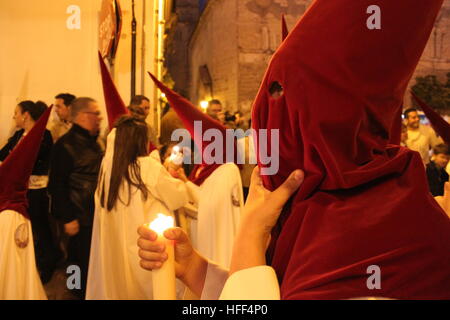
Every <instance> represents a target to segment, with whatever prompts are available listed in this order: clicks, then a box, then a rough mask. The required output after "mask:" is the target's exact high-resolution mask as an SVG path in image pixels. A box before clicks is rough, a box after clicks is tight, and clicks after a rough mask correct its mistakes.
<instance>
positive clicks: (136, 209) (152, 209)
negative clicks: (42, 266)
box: [86, 129, 188, 300]
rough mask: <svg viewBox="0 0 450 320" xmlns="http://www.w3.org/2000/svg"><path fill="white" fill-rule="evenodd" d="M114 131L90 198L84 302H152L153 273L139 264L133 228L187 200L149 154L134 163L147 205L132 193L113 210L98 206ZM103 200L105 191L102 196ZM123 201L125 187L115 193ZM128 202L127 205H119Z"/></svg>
mask: <svg viewBox="0 0 450 320" xmlns="http://www.w3.org/2000/svg"><path fill="white" fill-rule="evenodd" d="M114 136H115V129H114V130H113V131H112V132H111V134H110V135H109V136H108V144H107V146H108V147H107V150H106V155H105V158H104V160H103V162H102V169H101V179H100V183H99V186H98V188H97V191H96V194H95V217H94V226H93V234H92V244H91V255H90V261H89V272H88V283H87V293H86V299H90V300H110V299H117V300H129V299H131V300H135V299H139V300H141V299H142V300H149V299H153V293H152V276H151V275H152V273H151V272H150V271H147V270H144V269H143V268H141V267H140V265H139V260H140V259H139V256H138V250H139V248H138V246H137V240H138V237H139V235H138V233H137V229H138V227H139V226H140V225H142V224H144V223H148V222H151V221H152V220H153V219H155V218H156V215H157V214H158V213H163V214H166V215H171V216H173V212H172V211H173V210H175V209H178V208H180V207H182V206H183V205H185V204H186V203H187V201H188V198H187V190H186V187H185V184H184V183H183V182H182V181H180V180H178V179H175V178H173V177H172V176H171V175H170V174H169V173H168V172H167V170H166V169H165V168H164V167H163V166H162V165H161V163H160V162H159V161H158V160H157V157H155V156H154V155H153V154H152V155H150V156H148V157H142V158H139V159H138V161H139V164H140V167H141V177H142V180H143V181H144V182H145V184H146V185H147V187H148V189H149V190H150V195H149V197H148V199H147V200H144V199H143V196H142V194H141V192H140V191H139V190H137V189H136V188H134V187H133V188H132V190H131V191H132V196H131V199H130V203H129V204H124V203H122V202H120V201H119V202H118V203H117V205H116V207H115V208H114V209H113V210H112V211H108V210H107V209H106V208H102V207H101V206H100V193H99V190H100V187H101V185H102V184H103V181H106V183H105V187H106V188H105V190H109V180H110V176H111V168H112V159H113V154H114V152H113V150H111V146H114V142H113V140H114ZM105 193H106V195H105V196H107V192H105ZM120 195H121V199H123V200H126V199H127V195H128V192H127V188H126V187H123V188H122V189H121V192H120ZM124 202H125V203H127V202H126V201H124Z"/></svg>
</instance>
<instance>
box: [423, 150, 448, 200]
mask: <svg viewBox="0 0 450 320" xmlns="http://www.w3.org/2000/svg"><path fill="white" fill-rule="evenodd" d="M449 160H450V150H449V147H448V146H447V145H445V144H438V145H437V146H436V147H434V148H433V159H432V160H431V162H430V163H429V164H427V178H428V186H429V187H430V192H431V194H432V195H433V197H437V196H443V195H444V185H445V183H446V182H447V181H448V179H449V176H448V173H447V172H446V171H445V168H446V167H447V165H448V162H449Z"/></svg>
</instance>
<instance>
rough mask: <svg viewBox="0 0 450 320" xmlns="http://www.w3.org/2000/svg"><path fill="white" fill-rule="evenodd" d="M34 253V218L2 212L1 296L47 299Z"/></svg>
mask: <svg viewBox="0 0 450 320" xmlns="http://www.w3.org/2000/svg"><path fill="white" fill-rule="evenodd" d="M46 299H47V295H46V294H45V291H44V288H43V286H42V282H41V279H40V277H39V273H38V271H37V268H36V260H35V257H34V245H33V233H32V232H31V223H30V220H28V219H27V218H25V217H24V216H23V215H21V214H20V213H18V212H16V211H12V210H5V211H2V212H0V300H46Z"/></svg>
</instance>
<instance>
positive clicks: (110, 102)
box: [98, 52, 128, 129]
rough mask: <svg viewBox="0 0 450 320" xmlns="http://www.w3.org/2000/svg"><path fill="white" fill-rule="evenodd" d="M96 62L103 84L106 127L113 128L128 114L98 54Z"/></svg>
mask: <svg viewBox="0 0 450 320" xmlns="http://www.w3.org/2000/svg"><path fill="white" fill-rule="evenodd" d="M98 60H99V62H100V70H101V73H102V84H103V96H104V97H105V105H106V113H107V115H108V125H109V128H110V129H111V128H113V127H114V123H115V122H116V120H117V119H118V118H119V117H120V116H122V115H124V114H128V109H127V107H126V105H125V103H124V102H123V100H122V98H121V97H120V94H119V92H118V91H117V88H116V86H115V85H114V82H113V80H112V78H111V74H110V73H109V71H108V68H107V67H106V64H105V62H104V61H103V58H102V55H101V53H100V52H99V53H98Z"/></svg>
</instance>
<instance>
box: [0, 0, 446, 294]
mask: <svg viewBox="0 0 450 320" xmlns="http://www.w3.org/2000/svg"><path fill="white" fill-rule="evenodd" d="M350 2H351V3H350ZM441 6H442V0H429V1H426V2H424V1H421V0H417V1H414V6H411V1H410V0H408V1H406V0H400V1H395V2H392V1H391V2H389V1H388V2H386V1H385V2H384V3H383V19H381V21H383V28H382V27H381V24H382V23H381V21H378V22H376V21H377V20H380V19H379V17H378V18H377V14H376V12H377V11H379V12H378V13H379V14H378V16H380V12H381V8H380V7H379V6H376V5H372V2H371V1H358V2H355V1H353V0H341V1H326V0H317V1H315V2H314V4H313V5H312V6H311V7H310V8H309V9H308V10H307V12H306V13H305V15H304V17H303V18H302V19H301V20H300V22H299V23H298V24H297V26H296V27H295V29H294V30H293V31H292V32H291V33H290V34H289V35H288V36H287V37H286V38H285V40H284V41H283V43H282V45H281V46H280V48H279V49H278V50H277V52H276V53H275V54H274V55H273V57H272V59H271V61H270V64H269V66H268V70H267V72H266V73H265V76H264V78H263V80H262V82H261V87H260V90H259V92H258V94H257V96H256V99H255V101H254V103H253V107H252V127H253V128H254V129H255V131H257V132H258V133H260V132H262V131H264V132H266V131H270V138H272V137H273V136H276V137H277V138H279V139H278V140H276V141H277V143H278V145H277V146H276V148H274V149H276V150H277V151H278V154H277V157H278V159H277V160H278V162H279V163H278V165H279V166H278V171H277V172H276V173H275V174H264V172H266V170H265V169H267V164H266V163H264V161H263V159H261V151H262V149H264V146H262V144H261V143H259V142H260V141H259V140H258V141H257V142H258V143H255V153H256V154H257V155H258V161H259V162H258V167H257V168H251V167H247V168H246V167H245V166H243V167H241V168H239V166H238V165H237V163H235V162H234V161H230V162H228V163H224V164H223V163H209V160H211V159H210V158H212V157H213V156H212V154H210V155H209V157H210V158H208V159H203V160H202V161H201V162H200V163H197V164H195V166H193V167H192V166H190V167H189V166H188V167H185V166H183V165H182V163H179V162H178V161H177V162H176V161H175V159H179V157H180V154H179V153H180V152H183V153H184V152H187V153H189V152H190V153H191V154H193V152H192V150H191V151H189V150H188V149H189V146H190V145H192V144H194V143H195V144H196V145H197V147H200V148H205V147H209V146H210V143H211V141H208V140H207V139H197V138H196V135H195V132H194V131H195V130H194V125H195V122H196V121H202V125H203V128H209V129H211V128H213V129H216V130H217V131H218V132H219V133H224V132H225V131H226V128H227V127H228V128H229V127H233V126H235V125H236V122H238V123H239V121H240V120H239V116H236V115H234V116H230V115H228V116H227V115H226V114H225V113H224V112H223V108H222V106H221V104H220V102H219V101H217V100H213V101H211V102H210V103H209V106H208V108H207V110H206V114H204V113H202V112H201V111H200V110H199V109H197V108H195V107H194V106H193V105H192V104H191V103H190V102H189V101H188V100H186V99H185V98H183V97H181V96H180V95H178V94H177V93H175V92H173V91H172V90H171V89H169V88H167V87H166V86H165V85H164V84H162V83H161V82H160V81H159V80H158V79H156V78H155V77H154V76H153V75H152V74H150V77H151V78H152V80H153V81H154V83H155V84H156V86H157V87H158V88H159V89H160V90H161V91H162V92H163V93H164V94H165V95H166V97H167V100H168V101H169V103H170V108H169V111H168V112H167V113H165V114H164V116H163V118H162V128H161V136H160V141H158V139H157V138H156V134H155V132H154V131H152V130H151V129H150V128H149V126H148V125H147V123H146V122H145V118H146V116H147V115H148V111H149V107H150V105H149V102H150V101H149V99H147V98H145V97H143V96H136V97H134V98H133V99H132V101H131V104H130V106H129V107H128V111H126V110H125V106H124V104H123V102H122V101H120V100H121V99H120V97H119V96H118V93H117V90H115V88H113V86H114V85H113V83H112V80H111V79H110V77H109V80H108V76H109V74H107V72H105V70H106V66H104V65H102V63H104V62H103V58H102V56H101V55H99V58H100V63H101V68H102V80H103V81H104V82H103V84H104V94H105V104H106V111H107V113H108V114H107V115H108V120H109V128H108V131H107V132H105V134H100V124H101V121H102V114H101V111H100V106H99V104H98V103H97V102H96V100H94V99H92V98H87V97H79V98H75V97H74V96H73V95H70V94H61V95H57V96H56V98H55V99H56V101H55V106H56V107H55V109H56V110H57V111H56V112H57V114H58V115H59V120H58V121H60V123H57V124H55V126H51V127H50V128H51V130H50V131H44V128H45V124H46V121H47V120H48V116H49V109H48V108H47V106H46V105H45V104H44V103H42V102H39V101H38V102H33V101H24V102H20V103H19V104H18V105H17V106H16V109H15V113H14V120H15V122H16V126H17V128H18V129H19V130H18V131H17V132H16V133H14V135H13V136H12V137H11V138H10V139H9V140H8V143H7V144H6V145H5V146H4V147H3V148H2V150H1V151H0V152H1V156H2V158H1V159H0V161H4V162H3V163H2V164H1V165H0V176H1V177H2V179H3V180H0V229H1V230H0V231H2V235H3V234H6V235H7V238H6V236H5V238H0V240H1V241H0V245H1V247H0V248H1V249H2V250H4V249H5V248H6V252H8V253H10V255H9V256H8V259H6V258H5V256H4V255H2V256H0V271H1V272H0V274H1V276H2V277H4V278H5V275H6V280H5V281H3V282H2V284H1V285H2V286H1V287H0V295H4V296H2V298H3V297H5V298H12V299H14V298H15V299H19V298H23V297H25V298H29V299H30V298H31V299H32V298H45V294H41V293H40V291H43V290H39V288H38V287H39V285H38V284H36V282H33V281H30V279H28V278H27V279H22V275H27V276H30V275H31V277H32V274H33V273H36V275H37V272H34V271H33V270H35V269H36V265H37V267H38V270H39V275H40V278H41V280H42V282H43V283H45V282H48V281H49V279H50V278H51V275H52V273H53V271H54V269H55V268H56V266H57V265H58V264H59V263H61V261H63V262H64V263H66V264H69V265H71V266H72V267H73V266H77V267H78V268H79V269H80V272H81V279H80V285H79V286H77V285H75V286H74V288H73V289H74V293H76V294H77V296H78V297H79V298H80V299H85V298H86V299H152V298H153V294H154V292H152V290H153V289H152V286H151V285H150V283H149V282H150V281H151V278H152V273H150V272H149V271H148V270H154V269H158V268H161V266H163V265H164V263H165V260H166V259H167V258H168V256H167V253H166V252H165V250H164V246H163V245H162V244H161V243H160V242H159V241H158V238H159V237H157V236H156V234H155V233H154V232H152V231H150V230H149V229H148V228H147V226H146V223H148V222H149V221H151V220H153V219H154V218H155V217H156V215H157V214H158V213H165V214H166V215H169V216H173V217H175V218H177V219H176V220H177V222H178V223H177V224H178V225H179V226H181V228H174V229H169V230H167V231H166V232H165V236H166V238H168V239H170V240H174V245H175V268H176V270H175V271H176V275H177V277H178V278H179V279H180V280H181V281H182V283H181V282H180V283H179V285H180V286H179V288H180V290H179V292H178V293H179V297H181V292H182V289H183V287H182V285H183V284H184V285H185V286H186V287H187V288H188V289H190V291H191V293H192V294H193V295H194V296H197V297H199V296H201V297H203V298H218V297H219V296H221V297H222V298H234V299H247V298H253V299H278V298H281V299H351V298H360V297H367V296H377V297H384V298H394V299H450V277H449V275H450V273H449V272H450V260H449V252H450V220H449V216H450V184H449V182H448V177H449V176H448V172H446V168H447V169H448V163H449V146H448V143H450V129H449V128H450V126H449V124H448V123H447V122H445V121H444V120H443V119H442V117H440V116H439V115H437V114H436V113H435V112H434V111H433V110H432V109H431V108H429V107H428V106H427V105H426V104H425V103H424V102H422V101H419V102H418V103H419V105H420V107H421V108H422V110H423V111H424V112H425V113H426V114H427V117H428V119H429V120H430V122H431V124H432V126H433V128H434V129H435V131H436V132H437V133H438V134H439V136H440V137H438V135H437V134H436V133H434V132H433V131H432V130H431V128H430V127H425V126H423V125H421V123H420V116H419V113H418V111H417V110H416V109H408V110H406V111H405V112H404V123H403V125H404V126H403V127H402V126H401V124H402V123H401V118H400V111H401V110H400V108H399V106H400V105H401V102H402V101H403V99H404V93H405V91H406V89H407V84H408V83H409V81H410V78H411V75H412V74H413V72H414V70H415V68H416V67H417V64H418V61H419V58H420V56H421V54H422V53H423V50H424V48H425V45H426V43H427V41H428V39H429V36H430V34H431V31H432V26H433V23H434V21H435V19H436V17H437V15H438V13H439V10H440V8H441ZM371 10H375V14H374V16H369V17H367V16H366V14H367V13H368V12H369V13H370V12H371ZM405 13H407V14H405ZM366 19H368V20H367V21H366V23H364V21H365V20H366ZM399 19H402V21H401V22H402V23H396V22H397V21H399ZM384 21H385V22H384ZM375 22H376V23H375ZM394 22H395V23H394ZM357 25H359V27H356V26H357ZM325 40H326V41H325ZM322 42H323V45H322ZM311 48H313V49H314V50H311ZM405 53H408V54H405ZM380 57H382V58H380ZM399 61H401V63H399ZM105 79H106V81H110V83H106V85H105ZM108 88H109V89H108ZM108 90H109V91H112V92H113V94H111V95H108V94H109V93H108ZM412 95H413V96H414V93H412ZM114 108H115V110H112V109H114ZM171 109H173V110H172V111H170V110H171ZM426 110H427V111H426ZM113 113H114V114H113ZM177 117H178V118H179V119H177ZM41 119H44V120H45V122H44V121H41ZM180 126H183V127H185V128H186V130H187V131H188V132H189V135H190V136H191V138H192V140H193V142H192V143H190V145H188V146H178V145H174V144H173V141H171V140H172V139H171V138H170V137H171V136H172V134H171V133H172V132H174V130H175V129H177V128H179V127H180ZM35 128H38V129H40V130H41V131H38V130H34V129H35ZM402 128H403V129H402ZM272 129H275V130H274V131H275V132H272V131H271V130H272ZM41 133H42V135H41ZM272 135H273V136H272ZM30 137H31V138H35V139H37V138H39V140H40V150H39V152H38V155H37V161H36V162H35V163H34V168H33V170H32V172H31V177H28V175H27V174H26V172H25V169H26V168H25V166H24V164H23V163H21V165H22V166H23V167H24V169H23V170H22V169H20V168H19V169H16V170H19V172H18V174H16V175H15V173H17V172H16V171H13V170H12V169H13V168H14V164H13V163H12V161H18V159H21V160H23V161H25V160H26V159H25V158H24V157H25V155H23V154H22V158H19V156H20V155H21V154H19V152H18V151H17V150H19V151H24V150H25V151H26V149H28V150H30V151H33V150H34V149H33V148H35V149H36V146H33V144H32V143H33V142H34V140H32V139H31V138H30ZM254 138H255V139H256V137H254ZM258 139H259V136H258ZM240 140H241V141H240V142H239V141H238V142H236V143H235V144H232V145H230V146H228V148H233V150H234V148H241V149H242V150H246V151H248V152H246V153H249V155H246V158H248V159H249V158H250V157H251V155H250V153H252V152H251V151H252V149H253V147H252V144H253V142H252V138H251V137H243V139H240ZM267 142H268V141H266V143H267ZM271 142H272V141H271ZM444 142H445V143H447V145H446V144H444ZM159 143H161V144H163V147H161V148H158V145H159ZM38 145H39V143H38ZM401 145H403V146H401ZM270 146H271V147H272V144H271V145H270ZM222 147H223V149H224V150H218V149H216V150H215V152H217V153H220V152H222V151H223V153H226V152H227V151H230V150H227V148H226V146H222ZM265 147H266V148H267V144H266V146H265ZM177 148H178V149H177ZM186 148H187V149H186ZM22 149H24V150H22ZM180 149H181V150H183V151H181V150H180ZM34 151H36V150H34ZM271 151H273V153H275V151H274V150H271ZM253 156H254V155H253ZM30 162H31V161H30ZM240 169H241V170H245V169H247V170H249V171H252V174H251V175H249V174H248V173H247V174H242V175H241V171H240ZM250 169H252V170H250ZM8 170H11V172H9V175H8ZM20 170H22V172H20ZM30 171H31V167H30ZM263 171H264V172H263ZM249 176H250V178H248V177H249ZM4 177H6V178H7V179H5V178H4ZM427 177H428V181H427ZM25 178H26V179H27V180H29V181H28V183H27V187H26V186H24V185H25V182H24V181H21V183H19V182H17V181H15V179H22V180H24V179H25ZM244 179H248V180H249V181H247V182H245V181H244ZM244 188H248V191H247V192H246V193H247V201H246V203H245V206H244ZM11 190H13V192H11ZM15 191H17V194H15V193H14V192H15ZM25 192H26V197H27V200H28V201H24V197H25ZM433 196H435V198H433ZM25 202H27V203H28V210H27V205H26V204H25ZM175 211H177V212H175ZM28 216H29V220H28ZM30 221H31V224H30V223H29V222H30ZM187 221H189V223H188V222H187ZM28 225H31V228H32V231H33V236H32V237H28V236H27V228H28ZM28 239H34V247H35V248H36V250H34V248H33V246H32V245H29V244H28ZM0 253H3V252H0ZM26 253H33V255H35V257H34V258H35V261H36V262H35V263H34V261H33V262H32V263H30V261H29V260H30V254H28V256H25V254H26ZM11 266H12V267H11ZM14 268H16V269H17V270H15V269H14ZM26 268H28V269H29V270H31V271H30V272H28V270H24V269H26ZM371 272H374V274H373V275H372V274H371ZM39 282H40V281H39ZM30 283H34V285H33V288H34V289H36V288H37V290H36V292H38V294H36V295H32V294H23V295H21V294H19V292H22V293H23V292H26V291H30V292H31V291H32V290H31V289H33V288H32V287H31V286H27V285H29V284H30ZM25 284H27V285H25ZM40 287H42V285H40ZM4 292H6V294H4ZM8 294H9V295H8Z"/></svg>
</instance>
